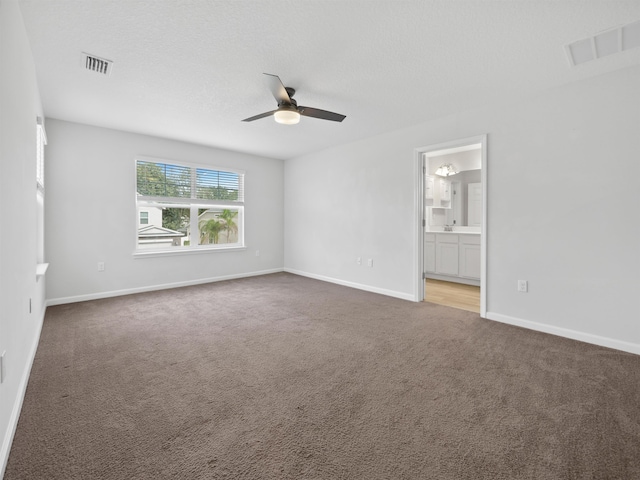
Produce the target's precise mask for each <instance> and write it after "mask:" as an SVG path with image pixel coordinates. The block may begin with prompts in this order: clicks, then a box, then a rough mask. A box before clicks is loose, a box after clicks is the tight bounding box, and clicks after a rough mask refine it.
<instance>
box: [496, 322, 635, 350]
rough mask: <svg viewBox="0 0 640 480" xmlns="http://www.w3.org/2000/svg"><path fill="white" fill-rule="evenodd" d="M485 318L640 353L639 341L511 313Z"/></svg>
mask: <svg viewBox="0 0 640 480" xmlns="http://www.w3.org/2000/svg"><path fill="white" fill-rule="evenodd" d="M485 318H488V319H489V320H494V321H496V322H500V323H506V324H508V325H515V326H517V327H523V328H527V329H529V330H535V331H537V332H543V333H549V334H551V335H557V336H559V337H564V338H570V339H572V340H578V341H580V342H585V343H591V344H593V345H598V346H600V347H607V348H613V349H615V350H621V351H623V352H628V353H634V354H636V355H640V344H638V343H631V342H625V341H623V340H616V339H615V338H609V337H602V336H600V335H593V334H591V333H585V332H580V331H578V330H571V329H569V328H562V327H555V326H553V325H548V324H546V323H539V322H533V321H531V320H524V319H522V318H516V317H511V316H509V315H502V314H501V313H495V312H487V316H486V317H485Z"/></svg>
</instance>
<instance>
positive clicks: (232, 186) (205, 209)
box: [136, 158, 244, 252]
mask: <svg viewBox="0 0 640 480" xmlns="http://www.w3.org/2000/svg"><path fill="white" fill-rule="evenodd" d="M136 204H137V205H136V207H137V215H138V219H139V221H138V231H137V241H136V251H137V252H150V251H171V252H175V251H196V250H205V249H206V250H209V249H228V248H233V247H243V246H244V232H243V226H244V225H243V219H244V173H243V172H240V171H231V170H218V169H211V168H201V167H198V166H190V165H185V164H177V163H174V162H171V163H168V162H164V161H161V160H155V159H153V160H150V159H143V158H137V159H136Z"/></svg>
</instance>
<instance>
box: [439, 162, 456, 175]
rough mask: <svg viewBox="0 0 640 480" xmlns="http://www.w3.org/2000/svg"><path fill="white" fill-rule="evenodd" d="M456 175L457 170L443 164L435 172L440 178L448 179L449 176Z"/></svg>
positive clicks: (447, 164)
mask: <svg viewBox="0 0 640 480" xmlns="http://www.w3.org/2000/svg"><path fill="white" fill-rule="evenodd" d="M456 173H458V169H457V168H456V167H454V166H453V165H451V164H450V163H443V164H442V165H440V166H439V167H438V169H437V170H436V175H440V176H441V177H448V176H450V175H455V174H456Z"/></svg>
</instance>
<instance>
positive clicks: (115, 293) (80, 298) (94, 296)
mask: <svg viewBox="0 0 640 480" xmlns="http://www.w3.org/2000/svg"><path fill="white" fill-rule="evenodd" d="M282 271H283V269H282V268H273V269H270V270H261V271H258V272H248V273H238V274H233V275H223V276H220V277H209V278H200V279H198V280H187V281H185V282H174V283H163V284H158V285H149V286H144V287H137V288H127V289H123V290H112V291H110V292H98V293H89V294H87V295H75V296H73V297H60V298H50V299H48V300H47V306H54V305H64V304H65V303H76V302H86V301H88V300H99V299H101V298H110V297H119V296H122V295H131V294H134V293H144V292H153V291H155V290H168V289H170V288H179V287H190V286H192V285H202V284H204V283H213V282H222V281H224V280H235V279H238V278H247V277H257V276H259V275H268V274H270V273H279V272H282Z"/></svg>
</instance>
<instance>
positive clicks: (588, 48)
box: [565, 21, 640, 67]
mask: <svg viewBox="0 0 640 480" xmlns="http://www.w3.org/2000/svg"><path fill="white" fill-rule="evenodd" d="M636 47H640V21H638V22H633V23H629V24H627V25H623V26H621V27H618V28H614V29H611V30H607V31H606V32H601V33H599V34H597V35H594V36H593V37H588V38H583V39H582V40H578V41H577V42H573V43H570V44H569V45H566V46H565V51H566V52H567V58H568V59H569V64H570V65H571V66H572V67H575V66H576V65H580V64H581V63H586V62H590V61H592V60H597V59H598V58H602V57H606V56H607V55H612V54H614V53H620V52H623V51H625V50H631V49H632V48H636Z"/></svg>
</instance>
